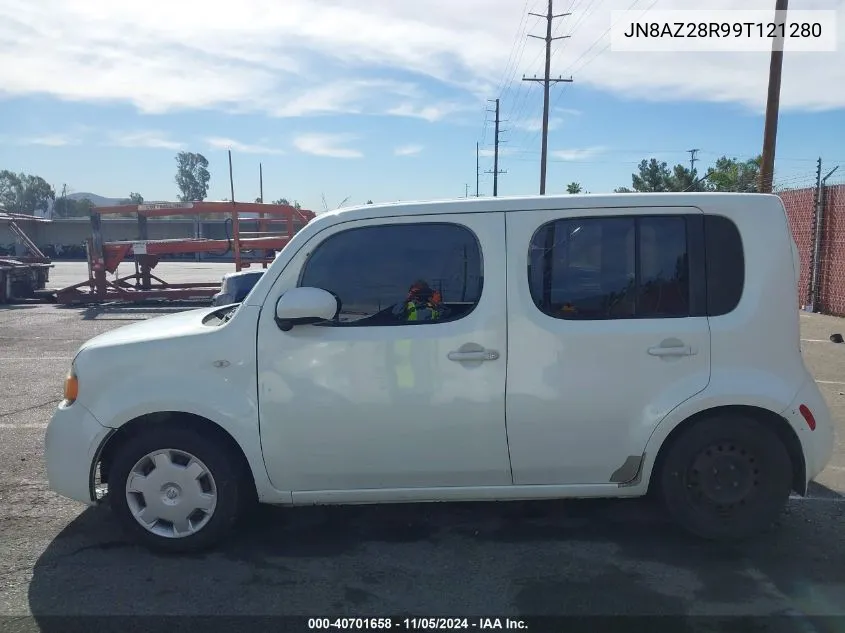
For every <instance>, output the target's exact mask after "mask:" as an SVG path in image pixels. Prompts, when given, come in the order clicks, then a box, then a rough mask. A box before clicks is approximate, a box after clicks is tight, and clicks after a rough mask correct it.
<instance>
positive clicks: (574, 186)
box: [566, 182, 581, 193]
mask: <svg viewBox="0 0 845 633" xmlns="http://www.w3.org/2000/svg"><path fill="white" fill-rule="evenodd" d="M566 193H581V183H578V182H570V183H569V184H568V185H566Z"/></svg>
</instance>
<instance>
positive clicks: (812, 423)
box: [798, 404, 816, 431]
mask: <svg viewBox="0 0 845 633" xmlns="http://www.w3.org/2000/svg"><path fill="white" fill-rule="evenodd" d="M798 411H799V413H801V415H802V416H803V418H804V421H805V422H806V423H807V426H809V427H810V430H811V431H815V430H816V418H814V417H813V412H812V411H810V409H809V408H807V405H806V404H802V405H801V406H800V407H798Z"/></svg>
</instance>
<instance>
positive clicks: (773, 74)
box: [757, 0, 788, 193]
mask: <svg viewBox="0 0 845 633" xmlns="http://www.w3.org/2000/svg"><path fill="white" fill-rule="evenodd" d="M787 4H788V1H787V0H777V2H776V4H775V23H776V24H778V25H780V29H778V33H780V31H781V30H784V29H785V26H783V25H784V23H785V20H786V7H787ZM782 69H783V35H782V34H776V35H775V39H774V41H773V42H772V58H771V61H770V62H769V94H768V98H767V100H766V124H765V129H764V130H763V158H762V160H761V164H760V182H759V186H758V187H757V189H758V191H759V192H760V193H771V192H772V185H773V180H774V171H775V147H776V145H777V136H778V111H779V110H780V78H781V70H782Z"/></svg>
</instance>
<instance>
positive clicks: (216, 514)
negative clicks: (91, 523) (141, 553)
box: [109, 427, 243, 553]
mask: <svg viewBox="0 0 845 633" xmlns="http://www.w3.org/2000/svg"><path fill="white" fill-rule="evenodd" d="M234 462H235V460H233V459H232V458H231V456H230V455H229V454H228V451H227V450H226V449H225V448H224V447H222V446H220V445H219V444H218V443H216V442H215V441H214V440H213V439H211V438H206V437H203V436H201V435H200V434H199V433H197V432H195V431H193V430H189V429H180V428H161V427H158V428H151V429H149V430H148V431H145V432H141V433H140V434H138V435H135V436H133V437H131V438H130V439H129V440H128V441H127V442H126V443H125V444H124V445H123V446H122V447H121V448H120V449H119V450H118V451H117V454H116V455H115V458H114V462H113V464H112V466H111V469H110V475H109V499H110V503H111V506H112V509H113V510H114V512H115V514H116V515H117V517H118V519H119V521H120V522H121V524H122V525H123V526H124V528H125V529H126V530H127V531H128V532H129V533H130V534H131V535H132V537H133V538H134V539H135V540H136V541H138V542H140V543H141V544H143V545H145V546H147V547H149V548H151V549H154V550H158V551H164V552H174V553H176V552H188V551H197V550H200V549H206V548H208V547H211V546H213V545H215V544H216V543H218V542H219V541H220V540H221V539H222V538H223V537H224V536H226V535H227V534H228V533H229V532H230V531H231V530H232V528H233V526H234V524H235V522H236V520H237V518H238V516H239V513H240V510H241V507H242V505H243V499H242V494H241V491H242V486H241V482H240V475H239V472H238V470H237V469H236V468H235V467H234V466H233V464H234Z"/></svg>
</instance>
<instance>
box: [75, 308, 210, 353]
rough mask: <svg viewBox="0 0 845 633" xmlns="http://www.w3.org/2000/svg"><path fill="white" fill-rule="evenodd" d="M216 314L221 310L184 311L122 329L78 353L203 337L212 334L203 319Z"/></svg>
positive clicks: (95, 340)
mask: <svg viewBox="0 0 845 633" xmlns="http://www.w3.org/2000/svg"><path fill="white" fill-rule="evenodd" d="M218 310H220V306H216V307H211V308H201V309H199V310H187V311H185V312H177V313H176V314H167V315H165V316H160V317H153V318H151V319H147V320H145V321H139V322H138V323H133V324H131V325H124V326H123V327H119V328H115V329H114V330H111V331H109V332H106V333H104V334H100V335H99V336H95V337H94V338H92V339H90V340H88V341H87V342H85V343H84V344H83V345H82V347H80V348H79V351H80V352H81V351H83V350H89V349H95V348H101V347H118V346H122V345H131V344H135V343H144V342H152V341H161V340H166V339H172V338H177V337H183V336H190V335H193V334H205V333H208V332H210V331H213V330H214V328H213V327H210V326H207V325H203V319H204V318H205V317H206V316H207V315H209V314H211V313H213V312H216V311H218Z"/></svg>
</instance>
